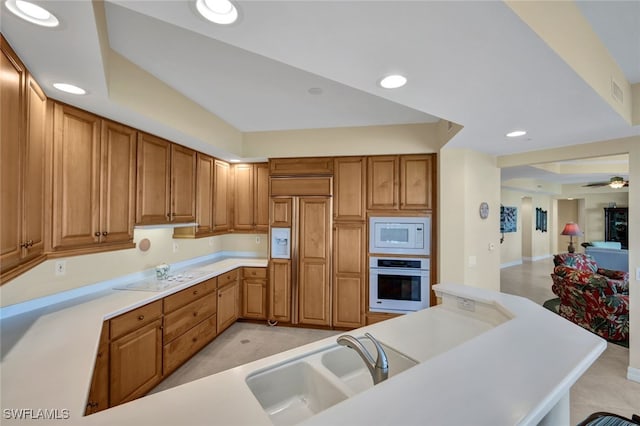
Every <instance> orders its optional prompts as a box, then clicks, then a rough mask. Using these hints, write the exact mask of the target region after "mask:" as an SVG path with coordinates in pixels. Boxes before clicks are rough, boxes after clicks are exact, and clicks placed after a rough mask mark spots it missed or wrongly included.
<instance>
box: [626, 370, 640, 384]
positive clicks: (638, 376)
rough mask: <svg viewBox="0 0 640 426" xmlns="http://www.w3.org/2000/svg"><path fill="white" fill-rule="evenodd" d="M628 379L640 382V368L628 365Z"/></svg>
mask: <svg viewBox="0 0 640 426" xmlns="http://www.w3.org/2000/svg"><path fill="white" fill-rule="evenodd" d="M627 379H629V380H633V381H634V382H638V383H640V368H635V367H627Z"/></svg>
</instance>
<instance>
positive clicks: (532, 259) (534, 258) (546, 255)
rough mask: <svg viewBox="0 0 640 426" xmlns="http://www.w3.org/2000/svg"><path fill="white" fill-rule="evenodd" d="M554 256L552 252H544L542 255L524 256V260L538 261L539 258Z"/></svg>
mask: <svg viewBox="0 0 640 426" xmlns="http://www.w3.org/2000/svg"><path fill="white" fill-rule="evenodd" d="M552 256H553V255H552V254H543V255H542V256H534V257H523V258H522V260H524V261H525V262H537V261H538V260H543V259H549V258H550V257H552Z"/></svg>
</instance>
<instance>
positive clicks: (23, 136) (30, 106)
mask: <svg viewBox="0 0 640 426" xmlns="http://www.w3.org/2000/svg"><path fill="white" fill-rule="evenodd" d="M0 38H1V42H0V50H1V51H2V55H1V56H0V58H1V61H2V63H1V72H2V79H0V92H1V93H2V96H0V102H1V105H0V110H1V114H2V117H1V120H0V121H1V122H2V126H1V127H2V130H1V136H0V147H1V148H0V149H1V155H2V167H1V174H2V175H1V177H0V196H1V197H2V198H1V200H0V203H1V205H2V206H3V211H2V217H1V219H0V223H1V225H0V241H1V242H0V268H1V270H2V272H3V273H4V272H5V271H8V270H10V269H12V268H14V267H16V266H19V265H21V264H24V263H25V262H27V261H29V260H31V259H35V258H38V257H39V258H43V253H44V214H43V212H44V176H45V158H46V156H45V152H46V150H45V143H46V137H45V133H46V127H45V126H46V121H47V120H46V118H47V98H46V96H45V95H44V92H43V91H42V90H41V89H40V87H39V86H38V84H37V83H36V81H35V80H34V79H33V78H32V77H31V75H29V74H28V72H27V71H26V68H25V67H24V65H23V64H22V62H20V59H19V58H18V57H17V56H16V55H15V53H14V52H13V50H12V49H11V47H10V46H9V45H8V44H7V43H6V40H5V39H4V38H3V37H0ZM4 278H5V275H3V281H4Z"/></svg>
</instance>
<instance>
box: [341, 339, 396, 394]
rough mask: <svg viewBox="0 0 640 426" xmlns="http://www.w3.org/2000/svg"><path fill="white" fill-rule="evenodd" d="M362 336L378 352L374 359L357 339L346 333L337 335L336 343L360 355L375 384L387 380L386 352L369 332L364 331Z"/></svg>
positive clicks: (387, 362)
mask: <svg viewBox="0 0 640 426" xmlns="http://www.w3.org/2000/svg"><path fill="white" fill-rule="evenodd" d="M364 337H366V338H368V339H369V340H371V341H372V342H373V344H374V345H375V347H376V351H377V352H378V354H377V357H376V360H375V361H374V360H373V357H372V356H371V354H370V353H369V351H368V350H367V348H365V347H364V346H363V345H362V343H360V341H359V340H358V339H356V338H355V337H353V336H350V335H348V334H344V335H342V336H340V337H338V344H339V345H342V346H346V347H348V348H351V349H353V350H354V351H356V352H357V353H358V355H360V358H362V360H363V361H364V363H365V364H366V366H367V368H368V369H369V372H370V373H371V378H373V384H374V385H377V384H378V383H380V382H382V381H383V380H387V378H388V377H389V361H387V354H386V353H385V352H384V349H382V345H380V342H378V341H377V340H376V339H375V338H374V337H373V336H372V335H371V334H369V333H365V334H364Z"/></svg>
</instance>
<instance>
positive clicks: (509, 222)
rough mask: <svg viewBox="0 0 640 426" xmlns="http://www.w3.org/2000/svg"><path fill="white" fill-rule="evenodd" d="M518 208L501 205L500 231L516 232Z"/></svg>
mask: <svg viewBox="0 0 640 426" xmlns="http://www.w3.org/2000/svg"><path fill="white" fill-rule="evenodd" d="M517 222H518V208H517V207H505V206H500V232H516V229H517V228H516V224H517Z"/></svg>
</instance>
